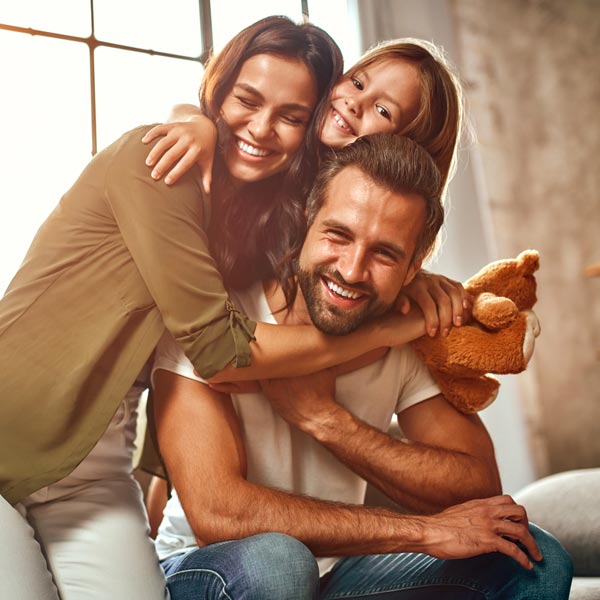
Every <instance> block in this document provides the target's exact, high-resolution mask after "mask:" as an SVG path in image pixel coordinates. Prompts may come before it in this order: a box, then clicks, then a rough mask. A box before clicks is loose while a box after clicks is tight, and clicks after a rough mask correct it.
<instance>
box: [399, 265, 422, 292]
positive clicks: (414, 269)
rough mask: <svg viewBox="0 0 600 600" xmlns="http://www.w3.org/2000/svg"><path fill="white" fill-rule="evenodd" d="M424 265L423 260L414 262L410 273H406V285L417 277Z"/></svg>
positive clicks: (409, 269) (410, 267) (409, 270)
mask: <svg viewBox="0 0 600 600" xmlns="http://www.w3.org/2000/svg"><path fill="white" fill-rule="evenodd" d="M422 264H423V261H422V260H413V261H412V262H411V263H410V266H409V267H408V271H407V272H406V277H405V278H404V284H403V286H402V287H404V286H405V285H408V284H409V283H410V282H411V281H412V280H413V279H414V278H415V275H416V274H417V273H418V272H419V271H420V270H421V265H422Z"/></svg>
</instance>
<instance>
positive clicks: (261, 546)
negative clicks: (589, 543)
mask: <svg viewBox="0 0 600 600" xmlns="http://www.w3.org/2000/svg"><path fill="white" fill-rule="evenodd" d="M531 532H532V534H533V535H534V537H535V539H536V541H537V543H538V545H539V546H540V550H541V551H542V554H543V556H544V559H543V560H542V562H541V563H539V564H536V565H535V567H534V569H533V570H531V571H527V570H526V569H523V568H522V567H521V566H520V565H519V564H518V563H517V562H515V561H514V560H513V559H511V558H509V557H508V556H505V555H503V554H498V553H494V554H487V555H482V556H478V557H475V558H469V559H463V560H439V559H436V558H432V557H431V556H428V555H426V554H408V553H404V554H372V555H368V556H353V557H347V558H344V559H342V560H340V561H339V562H338V563H336V565H335V567H334V568H333V570H332V571H331V572H329V573H327V574H326V575H325V576H324V577H323V578H322V579H321V580H320V581H319V573H318V569H317V565H316V561H315V559H314V557H313V555H312V554H311V552H310V551H309V550H308V548H306V546H304V545H303V544H302V543H300V542H299V541H298V540H296V539H294V538H291V537H289V536H286V535H283V534H279V533H266V534H261V535H256V536H253V537H250V538H246V539H242V540H235V541H231V542H222V543H219V544H212V545H210V546H206V547H204V548H196V549H193V550H190V551H188V552H187V553H185V554H180V555H177V556H175V557H172V558H169V559H166V560H164V561H163V563H162V564H163V569H164V570H165V573H166V575H167V585H168V587H169V590H170V592H171V597H172V600H200V599H204V598H205V599H210V600H213V599H228V600H229V599H230V600H292V599H293V600H309V599H317V598H318V599H321V600H334V599H336V598H345V599H352V600H360V599H362V598H372V599H373V600H392V599H396V598H397V599H399V600H429V599H440V600H458V599H460V600H567V598H568V597H569V589H570V586H571V578H572V566H571V560H570V558H569V556H568V554H567V553H566V552H565V550H564V549H563V547H562V546H561V545H560V544H559V542H557V541H556V540H555V539H554V538H553V537H552V536H551V535H550V534H548V533H546V532H545V531H543V530H541V529H540V528H538V527H536V526H535V525H532V526H531Z"/></svg>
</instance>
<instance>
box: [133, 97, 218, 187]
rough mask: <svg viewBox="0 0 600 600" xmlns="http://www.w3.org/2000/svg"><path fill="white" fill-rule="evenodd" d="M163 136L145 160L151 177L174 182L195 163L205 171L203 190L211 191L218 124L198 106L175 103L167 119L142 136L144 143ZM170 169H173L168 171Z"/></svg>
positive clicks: (169, 183) (167, 182)
mask: <svg viewBox="0 0 600 600" xmlns="http://www.w3.org/2000/svg"><path fill="white" fill-rule="evenodd" d="M160 136H164V137H163V138H162V139H161V140H159V141H158V142H157V143H156V144H155V146H154V147H153V148H152V149H151V150H150V152H149V153H148V158H147V159H146V164H147V165H148V166H149V167H154V168H153V169H152V177H153V178H154V179H160V178H161V177H162V176H163V175H164V174H165V173H167V171H168V173H167V175H166V177H165V183H166V184H167V185H171V184H173V183H175V182H176V181H177V180H178V179H179V178H180V177H181V176H182V175H183V174H184V173H186V172H187V171H189V170H190V169H191V168H192V167H193V166H194V165H196V164H197V165H199V166H200V170H201V171H202V185H203V187H204V191H205V192H206V193H207V194H208V193H209V192H210V184H211V175H212V166H213V160H214V156H215V147H216V144H217V128H216V126H215V124H214V123H213V122H212V121H211V120H210V119H209V118H208V117H206V116H205V115H204V114H203V113H202V112H201V111H200V109H199V108H198V107H197V106H194V105H193V104H178V105H176V106H174V107H173V109H172V110H171V114H170V115H169V119H168V122H167V123H163V124H162V125H157V126H156V127H153V128H152V129H151V130H150V131H149V132H148V133H147V134H146V135H145V136H144V137H143V138H142V141H143V142H144V143H145V144H148V143H150V142H151V141H152V140H155V139H156V138H157V137H160ZM169 169H170V171H169Z"/></svg>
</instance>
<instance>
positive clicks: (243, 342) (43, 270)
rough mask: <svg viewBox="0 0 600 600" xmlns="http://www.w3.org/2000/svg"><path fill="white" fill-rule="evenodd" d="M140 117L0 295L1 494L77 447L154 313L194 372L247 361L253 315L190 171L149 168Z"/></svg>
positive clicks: (35, 478)
mask: <svg viewBox="0 0 600 600" xmlns="http://www.w3.org/2000/svg"><path fill="white" fill-rule="evenodd" d="M146 129H147V127H140V128H138V129H135V130H133V131H131V132H129V133H127V134H125V135H124V136H123V137H122V138H121V139H119V140H118V141H117V142H115V143H114V144H113V145H112V146H110V147H109V148H107V149H106V150H104V151H102V152H100V153H99V154H98V155H97V156H96V157H95V158H94V159H93V160H92V161H91V163H90V164H89V165H88V167H87V168H86V169H85V170H84V172H83V173H82V175H81V176H80V177H79V179H78V180H77V182H76V183H75V185H74V186H73V187H72V188H71V189H70V190H69V191H68V192H67V193H66V194H65V195H64V196H63V198H62V199H61V201H60V203H59V204H58V206H57V207H56V209H55V210H54V211H53V212H52V214H51V215H50V216H49V217H48V219H47V220H46V222H45V223H44V224H43V225H42V227H41V228H40V230H39V232H38V233H37V235H36V237H35V239H34V240H33V243H32V245H31V248H30V249H29V252H28V254H27V256H26V257H25V260H24V262H23V264H22V266H21V268H20V270H19V272H18V273H17V275H16V276H15V278H14V279H13V281H12V282H11V284H10V286H9V288H8V290H7V292H6V295H5V296H4V298H3V299H2V300H0V365H1V366H0V390H1V393H0V494H1V495H2V496H3V497H4V498H6V499H7V500H8V501H9V502H11V503H16V502H18V501H19V500H20V499H22V498H23V497H25V496H27V495H29V494H30V493H32V492H33V491H35V490H37V489H39V488H41V487H44V486H46V485H49V484H50V483H52V482H54V481H57V480H59V479H61V478H62V477H64V476H66V475H67V474H68V473H70V472H71V471H72V470H73V469H74V468H75V467H76V466H77V465H78V464H79V463H80V462H81V460H83V458H84V457H85V456H86V455H87V453H88V452H89V451H90V450H91V449H92V447H93V446H94V445H95V443H96V442H97V441H98V439H99V438H100V437H101V435H102V434H103V432H104V430H105V429H106V427H107V425H108V423H109V421H110V419H111V418H112V416H113V414H114V412H115V411H116V408H117V406H118V404H119V403H120V402H121V400H122V399H123V397H124V396H125V394H126V392H127V390H128V389H129V388H130V387H131V385H132V384H133V382H134V380H135V378H136V376H137V375H138V373H139V372H140V371H141V369H142V367H143V365H144V364H145V362H146V361H147V360H148V358H149V357H150V355H151V353H152V350H153V349H154V346H155V345H156V343H157V342H158V339H159V338H160V336H161V333H162V332H163V330H164V327H165V326H166V328H167V329H169V330H170V331H171V333H172V334H173V335H174V336H175V338H176V339H177V340H178V341H179V343H180V344H181V345H182V346H183V348H184V349H185V352H186V354H187V355H188V357H189V358H190V360H191V361H192V362H193V364H194V366H195V367H196V369H197V371H198V372H199V373H200V374H201V375H202V376H204V377H209V376H210V375H211V374H214V373H215V372H216V371H218V370H220V369H221V368H223V367H224V366H225V365H227V364H229V363H232V364H234V365H236V366H244V365H247V364H248V363H249V359H250V348H249V342H250V340H251V339H253V332H254V327H255V323H253V322H251V321H249V320H247V319H246V318H245V317H244V316H243V315H241V314H240V313H238V312H237V311H236V310H235V308H234V306H233V305H232V303H231V302H230V300H229V299H228V297H227V293H226V292H225V289H224V287H223V283H222V281H221V277H220V275H219V272H218V271H217V268H216V266H215V264H214V262H213V260H212V258H211V256H210V255H209V252H208V249H207V239H206V234H205V231H204V228H205V224H206V222H207V220H208V218H209V215H208V210H209V204H208V199H207V198H206V197H205V196H204V194H203V192H202V185H201V179H200V173H199V171H198V170H197V169H195V170H192V171H191V172H190V173H188V174H187V175H186V176H184V177H183V179H182V180H181V181H180V182H178V183H177V184H176V185H173V186H170V187H169V186H166V185H165V184H164V183H163V182H162V181H160V182H155V181H153V180H152V179H151V177H150V170H149V168H148V167H146V166H145V164H144V161H145V157H146V155H147V153H148V151H149V147H148V146H145V145H143V144H142V143H141V141H140V140H141V138H142V136H143V134H144V132H145V130H146ZM55 158H56V160H57V164H59V162H60V157H55Z"/></svg>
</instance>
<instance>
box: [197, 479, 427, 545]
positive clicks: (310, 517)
mask: <svg viewBox="0 0 600 600" xmlns="http://www.w3.org/2000/svg"><path fill="white" fill-rule="evenodd" d="M223 496H226V497H223ZM186 504H188V509H187V510H186V512H187V513H188V515H189V520H190V525H191V526H192V529H193V531H194V533H195V535H196V537H197V539H198V542H199V544H201V545H204V544H210V543H216V542H220V541H225V540H229V539H238V538H244V537H248V536H251V535H255V534H258V533H264V532H271V531H277V532H280V533H285V534H287V535H290V536H292V537H295V538H296V539H298V540H300V541H301V542H303V543H304V544H306V545H307V546H308V547H309V548H310V549H311V551H312V552H313V553H314V554H315V555H316V556H337V555H357V554H369V553H382V552H410V551H417V548H422V544H423V531H422V528H423V526H422V524H421V521H420V520H419V519H418V518H415V519H413V518H408V517H406V516H403V515H399V514H397V513H394V512H392V511H388V510H385V509H379V508H368V507H363V506H354V505H347V504H341V503H335V502H328V501H325V500H319V499H317V498H311V497H307V496H300V495H296V494H291V493H288V492H285V491H281V490H277V489H273V488H268V487H264V486H259V485H256V484H253V483H250V482H247V481H243V480H238V482H237V483H235V484H230V485H229V486H228V489H227V494H223V495H222V496H220V497H219V501H218V506H217V505H216V504H215V506H214V507H213V508H212V509H211V508H210V507H207V505H206V502H202V503H200V502H198V504H197V505H196V506H195V508H192V509H191V510H190V507H189V502H187V503H186Z"/></svg>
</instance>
